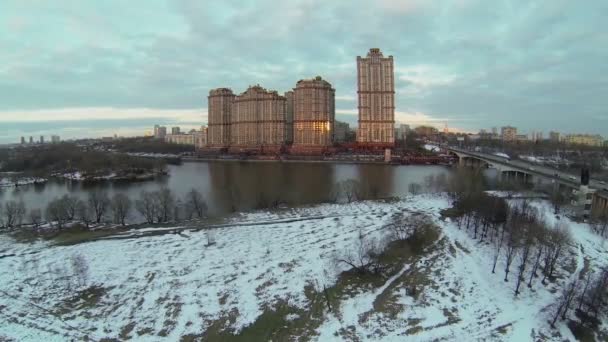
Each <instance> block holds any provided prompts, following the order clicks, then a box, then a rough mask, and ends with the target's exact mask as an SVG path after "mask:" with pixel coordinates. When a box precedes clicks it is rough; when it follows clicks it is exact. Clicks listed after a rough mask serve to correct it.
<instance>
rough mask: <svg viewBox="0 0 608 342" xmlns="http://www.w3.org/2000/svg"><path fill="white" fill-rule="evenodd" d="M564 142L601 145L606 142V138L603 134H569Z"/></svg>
mask: <svg viewBox="0 0 608 342" xmlns="http://www.w3.org/2000/svg"><path fill="white" fill-rule="evenodd" d="M564 142H565V143H566V144H572V145H586V146H597V147H601V146H603V144H604V138H602V136H601V135H597V134H596V135H592V134H568V135H566V137H565V139H564Z"/></svg>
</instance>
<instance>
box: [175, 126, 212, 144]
mask: <svg viewBox="0 0 608 342" xmlns="http://www.w3.org/2000/svg"><path fill="white" fill-rule="evenodd" d="M165 142H167V143H169V144H180V145H191V146H194V147H196V148H197V149H200V148H204V147H206V146H207V128H206V127H201V130H199V131H197V130H191V131H190V132H189V133H179V134H167V135H165Z"/></svg>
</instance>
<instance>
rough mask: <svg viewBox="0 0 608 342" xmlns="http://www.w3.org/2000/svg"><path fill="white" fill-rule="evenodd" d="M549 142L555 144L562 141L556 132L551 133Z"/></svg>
mask: <svg viewBox="0 0 608 342" xmlns="http://www.w3.org/2000/svg"><path fill="white" fill-rule="evenodd" d="M549 140H551V142H554V143H557V142H560V140H561V137H560V133H559V132H555V131H551V132H549Z"/></svg>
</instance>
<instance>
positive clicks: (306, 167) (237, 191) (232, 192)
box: [0, 161, 451, 216]
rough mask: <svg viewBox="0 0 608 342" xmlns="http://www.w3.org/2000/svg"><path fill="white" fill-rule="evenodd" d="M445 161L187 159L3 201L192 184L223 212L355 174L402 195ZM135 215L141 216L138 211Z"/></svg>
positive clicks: (181, 189) (307, 196) (5, 191)
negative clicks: (163, 169) (127, 179)
mask: <svg viewBox="0 0 608 342" xmlns="http://www.w3.org/2000/svg"><path fill="white" fill-rule="evenodd" d="M450 171H451V169H450V168H448V167H444V166H396V165H379V164H332V163H304V162H302V163H297V162H296V163H291V162H290V163H277V162H222V161H214V162H185V163H183V164H182V165H170V166H169V175H168V176H164V177H162V178H158V179H155V180H153V181H146V182H137V183H112V182H109V181H108V182H101V183H96V184H83V183H81V182H77V181H69V180H56V179H53V180H50V181H49V182H48V183H46V184H39V185H27V186H20V187H18V188H0V202H3V201H6V200H10V199H21V200H23V201H24V202H25V204H26V207H27V208H28V209H31V208H41V209H44V208H45V207H46V205H47V204H48V202H49V201H51V200H52V199H54V198H56V197H59V196H62V195H64V194H66V193H70V194H73V195H76V196H79V197H81V198H83V199H85V198H86V196H87V194H88V193H89V192H91V191H93V190H97V189H102V190H104V191H107V193H108V194H109V195H110V196H111V195H112V194H114V193H116V192H123V193H126V194H127V195H128V196H129V197H130V198H132V199H135V198H137V197H138V196H139V195H140V193H141V192H142V191H143V190H147V191H151V190H157V189H159V188H161V187H163V186H165V187H168V188H170V189H171V190H172V191H173V192H174V193H175V195H176V197H177V198H180V197H183V196H184V194H186V193H187V192H188V191H189V190H190V189H191V188H196V189H198V190H199V191H201V192H202V194H203V196H204V197H205V200H206V201H207V204H208V206H209V213H210V214H212V215H222V214H225V213H227V212H230V211H232V210H248V209H252V208H255V207H256V206H258V205H259V204H260V202H264V201H266V202H268V201H275V200H278V201H281V202H285V203H288V204H290V205H299V204H307V203H316V202H321V201H323V200H325V199H327V198H328V194H329V193H330V191H331V189H332V187H333V185H334V184H335V183H336V182H339V181H342V180H346V179H356V180H358V181H360V182H361V183H362V184H365V185H366V187H368V188H369V189H373V190H372V191H374V193H375V194H376V195H377V196H381V197H386V196H400V195H405V194H407V192H408V187H409V185H410V184H411V183H418V184H423V183H424V180H425V177H427V176H429V175H439V174H442V173H444V174H447V173H449V172H450ZM133 215H135V216H139V215H137V214H136V213H133Z"/></svg>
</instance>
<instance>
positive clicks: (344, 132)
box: [334, 121, 350, 143]
mask: <svg viewBox="0 0 608 342" xmlns="http://www.w3.org/2000/svg"><path fill="white" fill-rule="evenodd" d="M349 131H350V125H349V124H348V123H346V122H341V121H334V141H335V142H339V143H342V142H345V141H346V137H347V136H348V132H349Z"/></svg>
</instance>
